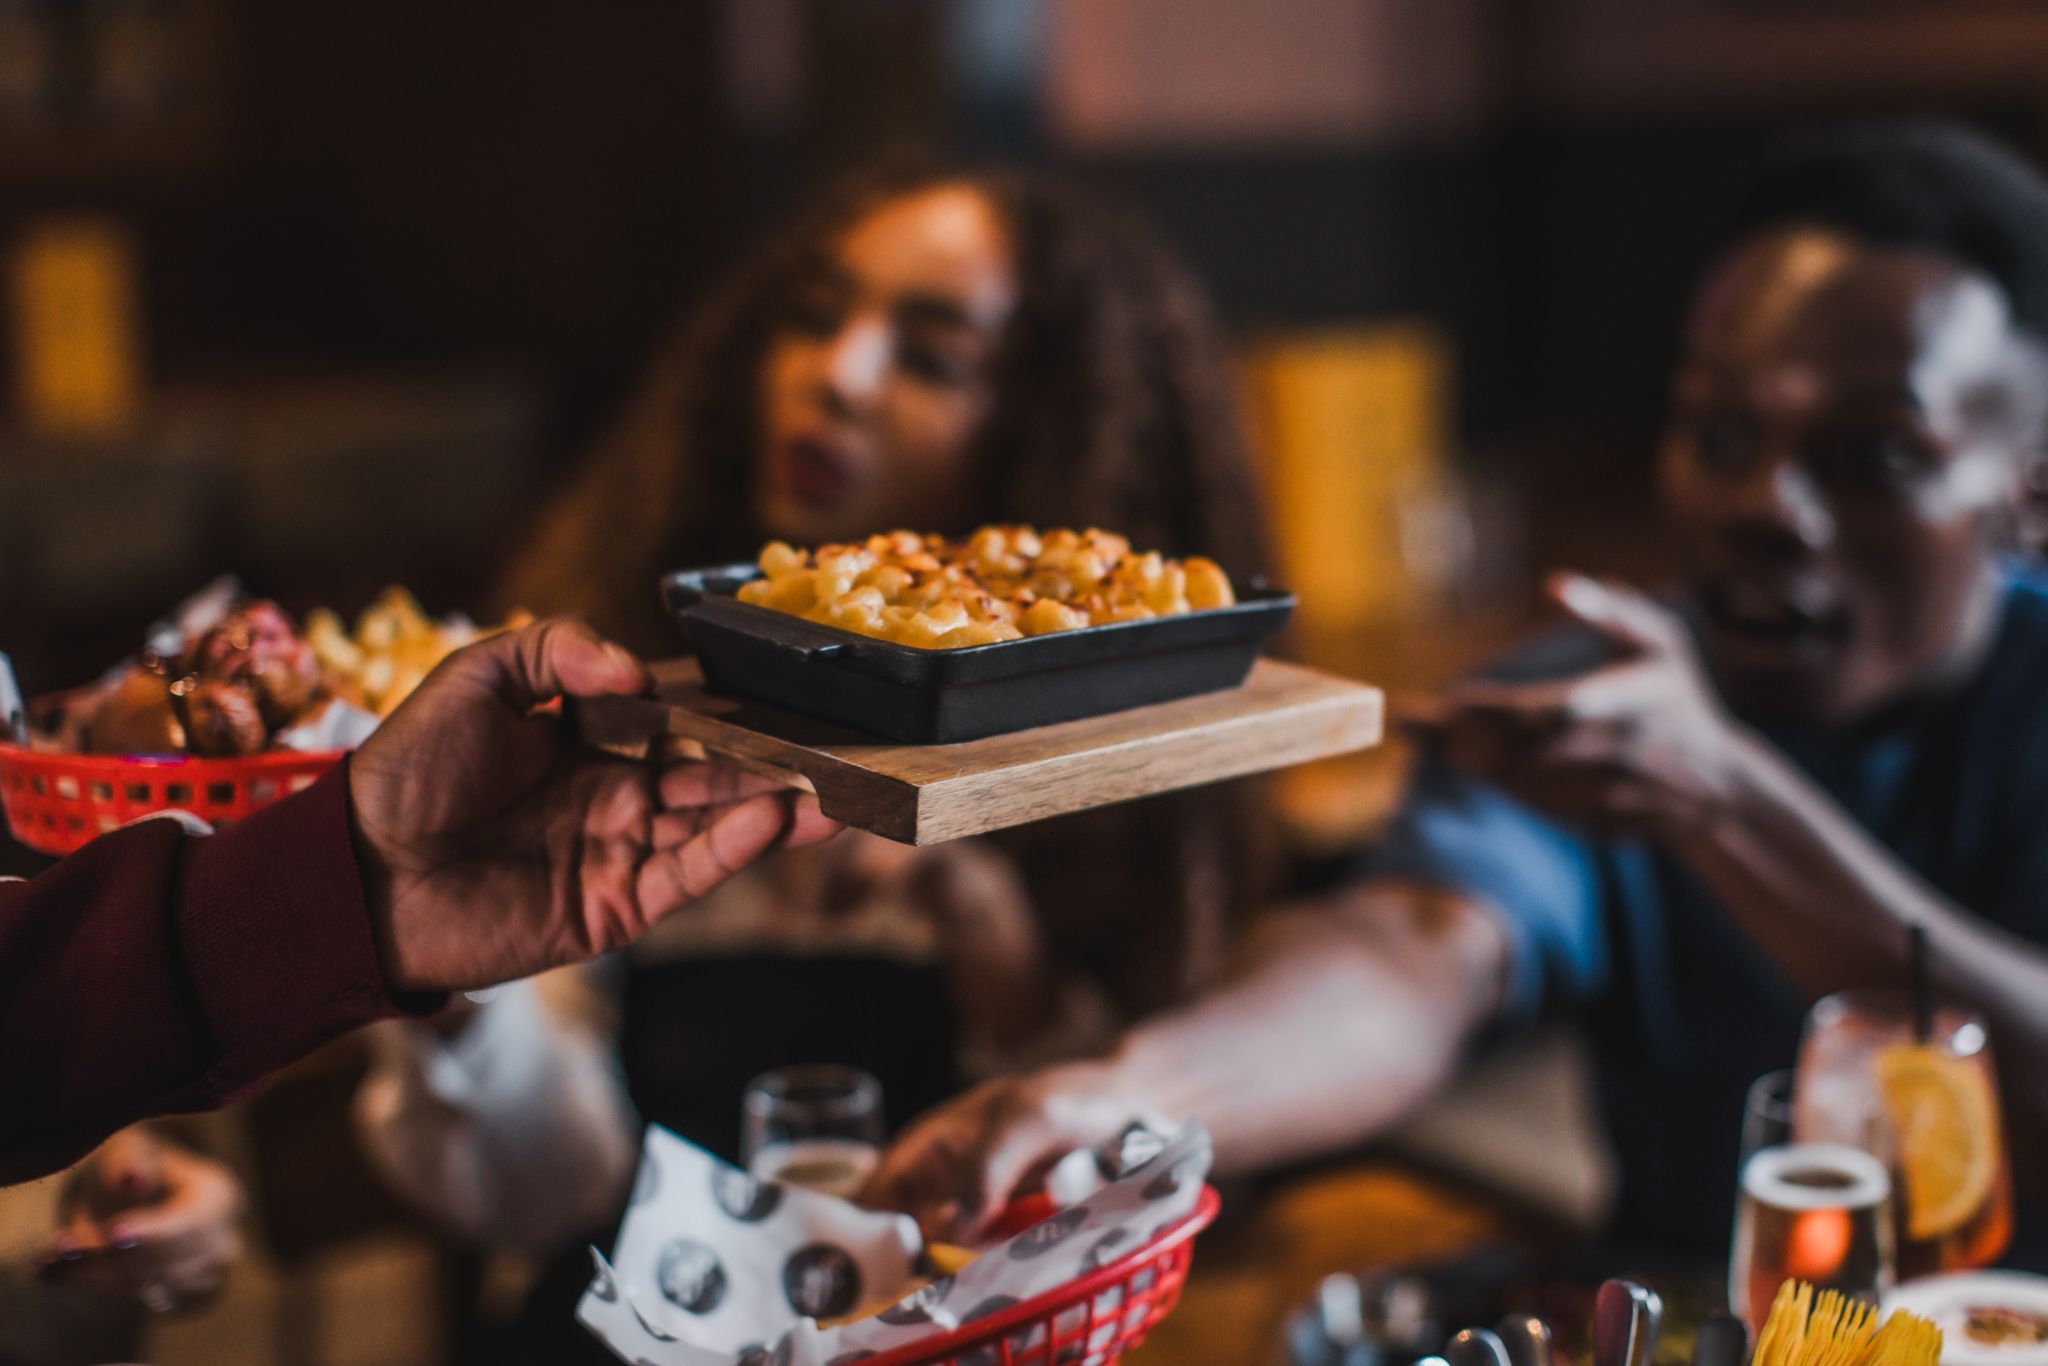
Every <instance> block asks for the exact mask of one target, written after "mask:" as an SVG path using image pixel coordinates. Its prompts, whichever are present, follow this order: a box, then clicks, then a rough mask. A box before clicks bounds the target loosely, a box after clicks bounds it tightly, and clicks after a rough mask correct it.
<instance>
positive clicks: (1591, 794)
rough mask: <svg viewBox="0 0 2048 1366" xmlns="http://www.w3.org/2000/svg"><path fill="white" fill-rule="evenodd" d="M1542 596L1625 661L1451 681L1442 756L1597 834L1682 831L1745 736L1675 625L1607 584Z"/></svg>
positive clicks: (1740, 759)
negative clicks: (1567, 672) (1505, 679)
mask: <svg viewBox="0 0 2048 1366" xmlns="http://www.w3.org/2000/svg"><path fill="white" fill-rule="evenodd" d="M1549 588H1550V593H1551V596H1552V597H1553V598H1554V599H1555V600H1556V601H1557V603H1558V605H1559V606H1561V607H1562V608H1564V610H1565V611H1566V612H1568V613H1570V614H1571V615H1572V616H1573V617H1576V618H1577V619H1578V620H1579V621H1580V622H1582V623H1584V624H1585V625H1587V626H1589V627H1591V628H1592V629H1594V630H1595V631H1598V632H1599V633H1600V634H1602V635H1603V636H1606V637H1607V638H1608V639H1609V640H1611V641H1613V642H1614V643H1615V644H1617V645H1619V646H1621V647H1622V648H1623V649H1624V650H1626V651H1627V655H1626V657H1625V658H1623V659H1621V660H1620V661H1619V662H1617V663H1613V664H1608V665H1605V666H1603V667H1601V668H1598V669H1594V670H1592V671H1591V672H1588V673H1583V674H1580V675H1578V676H1576V677H1573V678H1564V679H1557V680H1552V681H1545V682H1538V683H1492V682H1486V681H1484V680H1475V681H1473V682H1469V683H1466V684H1463V685H1461V686H1460V687H1458V688H1456V689H1455V690H1453V691H1452V693H1451V694H1450V696H1449V698H1448V699H1447V706H1446V708H1445V709H1444V712H1443V714H1442V715H1441V716H1439V717H1437V718H1436V721H1437V723H1438V724H1440V725H1441V726H1442V728H1443V730H1444V733H1445V739H1446V746H1447V753H1448V757H1449V758H1450V760H1451V762H1453V763H1454V764H1457V765H1458V766H1459V767H1461V768H1464V769H1466V770H1467V771H1469V772H1473V773H1476V774H1478V775H1479V776H1481V777H1485V778H1488V779H1491V780H1492V781H1494V782H1497V783H1498V784H1500V786H1501V787H1503V788H1505V789H1506V790H1507V791H1509V792H1511V793H1513V794H1514V795H1515V796H1516V797H1518V798H1519V799H1521V800H1522V801H1524V802H1526V803H1528V804H1529V805H1530V806H1532V807H1534V808H1535V809H1537V810H1539V811H1542V812H1544V813H1545V814H1547V815H1550V816H1553V817H1556V818H1558V819H1561V820H1565V821H1569V822H1572V823H1575V824H1582V825H1587V826H1591V827H1593V828H1595V829H1600V830H1619V831H1624V832H1628V833H1637V834H1644V835H1648V836H1651V837H1653V838H1664V837H1685V836H1687V835H1689V834H1691V833H1694V832H1696V831H1698V830H1699V829H1701V828H1702V827H1703V826H1704V825H1705V824H1707V823H1711V822H1713V821H1715V820H1717V819H1718V818H1719V817H1720V816H1721V815H1723V814H1725V813H1726V812H1727V810H1728V809H1729V807H1730V805H1731V803H1733V802H1734V801H1735V800H1737V799H1738V797H1739V795H1740V793H1741V791H1742V787H1743V775H1744V771H1745V766H1746V765H1747V763H1748V762H1749V760H1750V757H1751V755H1752V753H1753V750H1754V744H1755V742H1754V741H1753V740H1752V739H1751V738H1750V737H1749V735H1748V732H1746V731H1745V730H1743V729H1742V728H1741V727H1739V726H1738V725H1736V724H1735V723H1734V722H1733V721H1732V720H1731V719H1730V718H1729V717H1728V715H1727V713H1726V712H1724V711H1723V710H1722V708H1721V704H1720V702H1719V700H1718V699H1717V698H1716V697H1715V694H1714V690H1713V686H1712V684H1711V683H1710V682H1709V681H1708V679H1707V677H1706V674H1705V672H1704V670H1703V669H1702V668H1701V667H1700V663H1699V659H1698V656H1697V655H1696V654H1695V652H1694V650H1693V645H1692V641H1691V639H1690V637H1689V636H1688V635H1687V634H1686V630H1685V627H1684V625H1683V624H1682V623H1681V622H1680V621H1679V620H1678V618H1676V617H1675V616H1673V615H1672V614H1671V613H1670V612H1668V611H1666V610H1665V609H1664V608H1663V607H1661V606H1659V605H1658V604H1657V603H1655V602H1653V601H1652V600H1651V599H1649V598H1647V597H1645V596H1644V595H1643V594H1641V593H1639V592H1636V591H1635V590H1634V589H1631V588H1626V587H1623V586H1620V585H1617V584H1609V583H1600V582H1596V581H1595V580H1592V579H1588V578H1582V577H1579V576H1578V575H1571V574H1564V575H1559V576H1557V577H1556V578H1554V579H1552V581H1551V583H1550V585H1549Z"/></svg>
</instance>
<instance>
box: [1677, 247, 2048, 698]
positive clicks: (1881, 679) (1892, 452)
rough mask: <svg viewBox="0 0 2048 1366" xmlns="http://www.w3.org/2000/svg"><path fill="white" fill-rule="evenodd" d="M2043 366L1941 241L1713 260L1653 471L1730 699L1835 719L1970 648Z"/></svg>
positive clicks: (1775, 251)
mask: <svg viewBox="0 0 2048 1366" xmlns="http://www.w3.org/2000/svg"><path fill="white" fill-rule="evenodd" d="M2043 374H2044V370H2043V368H2042V365H2041V362H2040V359H2039V353H2038V351H2037V350H2036V348H2035V347H2034V346H2033V344H2032V343H2030V342H2029V341H2027V340H2026V339H2025V338H2024V336H2023V335H2022V334H2019V333H2017V332H2015V331H2014V330H2013V329H2012V327H2011V325H2010V322H2009V319H2008V316H2007V308H2006V304H2005V300H2004V297H2003V295H2002V294H2001V293H2000V292H1999V291H1998V289H1997V288H1996V287H1995V286H1994V285H1992V284H1991V283H1990V282H1989V281H1988V280H1986V279H1985V278H1983V277H1982V276H1980V275H1978V274H1975V273H1973V272H1971V271H1968V270H1966V269H1964V268H1962V267H1960V266H1957V265H1955V264H1953V263H1951V262H1949V261H1947V260H1946V259H1944V258H1941V257H1938V256H1933V255H1929V254H1924V253H1919V252H1910V251H1900V250H1894V249H1888V248H1881V247H1875V246H1871V245H1867V244H1864V243H1860V242H1857V241H1855V240H1853V239H1850V238H1847V237H1843V236H1840V235H1838V234H1835V233H1830V232H1825V231H1821V230H1807V229H1800V230H1793V231H1786V232H1779V233H1773V234H1770V235H1768V236H1763V237H1758V238H1755V239H1752V240H1750V241H1748V242H1746V243H1743V244H1740V245H1739V246H1738V247H1737V248H1736V249H1735V250H1734V251H1733V252H1732V253H1731V254H1729V255H1728V256H1726V257H1725V258H1723V259H1722V260H1721V261H1720V262H1719V263H1718V264H1717V265H1716V267H1715V268H1714V269H1713V270H1712V271H1711V272H1710V273H1709V275H1708V276H1707V278H1706V281H1705V283H1704V284H1703V285H1702V287H1701V289H1700V292H1699V295H1698V298H1697V299H1696V301H1695V304H1694V310H1693V315H1692V319H1691V324H1690V326H1689V327H1688V329H1687V332H1686V335H1685V344H1684V355H1683V358H1682V360H1681V362H1680V365H1679V369H1678V376H1677V381H1676V384H1675V386H1674V390H1675V391H1674V395H1673V404H1672V417H1671V422H1670V426H1669V428H1668V429H1667V431H1666V433H1665V439H1664V447H1663V452H1662V458H1661V469H1660V474H1661V483H1662V488H1663V492H1664V497H1665V502H1666V505H1667V507H1668V508H1669V510H1670V512H1671V514H1672V517H1673V520H1674V522H1675V523H1676V525H1677V528H1678V530H1679V532H1680V537H1681V544H1682V548H1683V553H1684V557H1685V563H1686V570H1687V575H1688V579H1689V587H1690V589H1691V591H1692V594H1693V596H1694V599H1695V604H1696V606H1697V607H1698V609H1699V613H1700V617H1701V620H1702V621H1703V623H1704V630H1705V644H1706V648H1707V654H1708V660H1709V663H1710V664H1711V665H1712V667H1713V669H1714V672H1715V674H1716V676H1717V677H1718V679H1719V680H1720V683H1721V685H1722V687H1723V688H1724V689H1725V690H1726V692H1727V693H1728V694H1729V696H1730V698H1731V700H1733V701H1735V702H1736V703H1737V704H1738V705H1741V706H1744V707H1749V708H1755V709H1758V710H1763V711H1768V712H1775V713H1780V714H1786V715H1792V716H1798V717H1803V718H1807V719H1812V720H1818V721H1822V722H1825V723H1831V724H1841V723H1845V722H1849V721H1853V720H1855V719H1857V718H1858V717H1861V716H1866V715H1868V714H1870V713H1871V712H1873V711H1876V710H1878V709H1881V708H1883V707H1884V706H1886V705H1888V704H1890V703H1892V702H1895V701H1898V700H1900V699H1902V698H1905V697H1907V696H1910V695H1912V694H1913V693H1915V692H1916V691H1918V690H1920V689H1923V688H1926V687H1929V686H1933V685H1938V684H1939V683H1941V682H1942V681H1944V680H1946V679H1948V678H1952V677H1955V676H1956V675H1958V674H1959V673H1961V672H1962V671H1965V670H1967V669H1968V668H1970V667H1971V666H1972V664H1974V662H1975V661H1976V660H1977V658H1978V657H1979V656H1980V654H1981V652H1982V650H1983V649H1984V648H1985V646H1986V644H1987V642H1988V641H1989V639H1990V636H1991V633H1992V630H1993V628H1994V625H1995V603H1996V593H1995V572H1994V571H1995V555H1996V552H1997V549H1998V548H1999V546H2000V544H2001V542H2002V538H2003V537H2004V536H2005V535H2006V534H2007V532H2008V531H2009V528H2010V525H2011V519H2012V517H2013V516H2014V514H2015V512H2016V509H2017V507H2018V506H2019V500H2020V499H2021V497H2022V496H2023V490H2024V487H2025V476H2026V474H2027V472H2028V470H2029V468H2030V466H2031V464H2032V463H2033V462H2034V460H2035V458H2036V454H2037V450H2038V447H2039V444H2040V438H2039V434H2040V431H2041V427H2042V423H2041V414H2040V411H2039V410H2038V408H2037V405H2038V404H2039V403H2040V401H2041V392H2042V384H2041V378H2042V375H2043Z"/></svg>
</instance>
